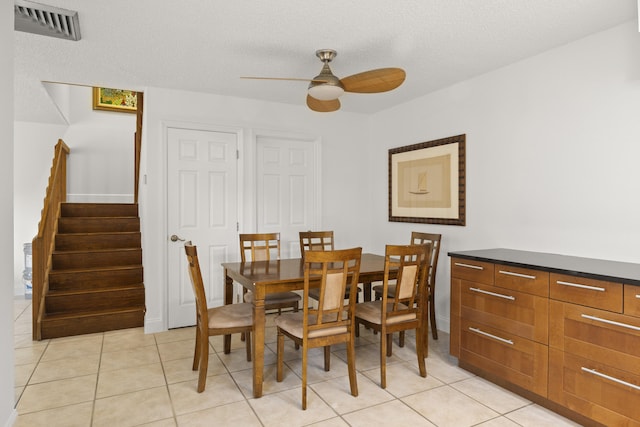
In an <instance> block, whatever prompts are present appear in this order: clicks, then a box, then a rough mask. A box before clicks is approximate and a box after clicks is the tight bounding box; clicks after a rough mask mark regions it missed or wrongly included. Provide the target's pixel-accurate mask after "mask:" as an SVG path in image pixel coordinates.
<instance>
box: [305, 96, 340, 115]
mask: <svg viewBox="0 0 640 427" xmlns="http://www.w3.org/2000/svg"><path fill="white" fill-rule="evenodd" d="M307 106H308V107H309V108H311V109H312V110H313V111H317V112H319V113H330V112H331V111H336V110H339V109H340V100H339V99H332V100H329V101H321V100H319V99H316V98H314V97H313V96H311V95H307Z"/></svg>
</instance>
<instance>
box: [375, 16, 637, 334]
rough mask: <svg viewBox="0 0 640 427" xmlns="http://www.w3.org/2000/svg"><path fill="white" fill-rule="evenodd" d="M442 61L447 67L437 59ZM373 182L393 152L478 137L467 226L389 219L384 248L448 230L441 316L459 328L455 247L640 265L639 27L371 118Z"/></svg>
mask: <svg viewBox="0 0 640 427" xmlns="http://www.w3.org/2000/svg"><path fill="white" fill-rule="evenodd" d="M435 65H437V64H435ZM370 129H371V133H372V141H371V147H372V150H371V151H370V153H371V157H370V161H371V164H372V165H373V167H371V169H370V175H369V180H368V181H369V182H371V184H372V186H373V188H385V186H386V185H387V174H386V171H387V154H388V149H389V148H393V147H399V146H403V145H409V144H414V143H418V142H423V141H430V140H433V139H438V138H443V137H447V136H453V135H458V134H463V133H464V134H466V135H467V142H466V148H467V155H466V165H467V166H466V172H467V181H466V182H467V225H466V227H456V226H437V225H428V224H404V223H389V222H387V194H386V193H385V192H384V191H381V192H377V193H373V195H374V197H372V202H371V203H370V211H371V213H372V215H373V217H374V218H373V223H374V224H375V227H376V229H377V230H378V231H379V232H378V233H376V235H375V241H374V243H375V244H377V245H381V244H383V243H384V242H387V241H389V242H397V241H400V242H402V241H406V240H407V239H408V236H409V234H410V232H411V231H412V230H420V231H432V232H437V233H442V235H443V242H442V245H443V246H442V252H441V258H440V259H441V261H440V263H439V268H438V278H437V290H436V313H437V314H438V327H439V328H440V329H445V330H448V321H449V296H450V292H449V281H450V274H449V259H448V257H447V252H448V251H451V250H454V251H457V250H471V249H483V248H493V247H503V248H513V249H522V250H530V251H539V252H553V253H560V254H567V255H575V256H584V257H593V258H603V259H612V260H617V261H628V262H634V263H640V246H639V245H638V244H637V237H638V236H640V221H638V219H639V218H640V198H639V197H638V195H639V194H640V167H638V159H639V158H640V34H639V33H638V27H637V23H636V22H630V23H628V24H625V25H621V26H618V27H615V28H613V29H611V30H608V31H605V32H602V33H598V34H595V35H593V36H590V37H587V38H585V39H582V40H579V41H577V42H574V43H571V44H568V45H565V46H563V47H560V48H557V49H554V50H552V51H549V52H546V53H544V54H541V55H538V56H536V57H533V58H530V59H527V60H524V61H522V62H519V63H516V64H513V65H511V66H508V67H505V68H502V69H500V70H497V71H495V72H491V73H488V74H485V75H482V76H479V77H477V78H474V79H471V80H467V81H465V82H462V83H460V84H457V85H455V86H452V87H449V88H447V89H444V90H441V91H438V92H436V93H433V94H431V95H428V96H425V97H423V98H421V99H418V100H415V101H414V102H411V103H408V104H405V105H402V106H399V107H397V108H395V109H393V110H390V111H385V112H382V113H380V114H377V115H375V116H372V117H371V118H370Z"/></svg>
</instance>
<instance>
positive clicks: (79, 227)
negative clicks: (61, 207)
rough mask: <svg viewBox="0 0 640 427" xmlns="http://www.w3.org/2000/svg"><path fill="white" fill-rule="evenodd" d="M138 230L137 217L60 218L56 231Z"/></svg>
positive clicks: (138, 220) (110, 231)
mask: <svg viewBox="0 0 640 427" xmlns="http://www.w3.org/2000/svg"><path fill="white" fill-rule="evenodd" d="M131 231H133V232H135V231H140V219H139V218H129V217H127V218H111V217H109V218H60V220H59V221H58V233H116V232H131Z"/></svg>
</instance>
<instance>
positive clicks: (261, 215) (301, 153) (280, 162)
mask: <svg viewBox="0 0 640 427" xmlns="http://www.w3.org/2000/svg"><path fill="white" fill-rule="evenodd" d="M317 145H318V144H317V141H314V140H304V139H296V138H290V137H278V136H261V135H258V136H257V138H256V178H257V191H256V211H257V212H256V216H257V229H258V230H257V231H258V232H265V233H266V232H280V240H281V249H282V258H294V257H298V256H300V244H299V238H298V232H300V231H306V230H310V229H315V228H316V227H317V226H318V224H319V218H320V214H319V211H320V202H319V199H318V195H319V194H320V185H319V184H320V181H319V179H318V177H317V176H318V169H319V167H318V165H317V159H318V157H319V156H318V155H317Z"/></svg>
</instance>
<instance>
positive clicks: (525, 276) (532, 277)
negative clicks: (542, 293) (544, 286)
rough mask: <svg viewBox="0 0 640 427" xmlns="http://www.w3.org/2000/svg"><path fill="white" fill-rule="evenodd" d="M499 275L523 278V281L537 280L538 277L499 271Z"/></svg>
mask: <svg viewBox="0 0 640 427" xmlns="http://www.w3.org/2000/svg"><path fill="white" fill-rule="evenodd" d="M498 273H501V274H506V275H507V276H516V277H522V278H523V279H531V280H535V279H536V276H532V275H530V274H522V273H514V272H513V271H505V270H498Z"/></svg>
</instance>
